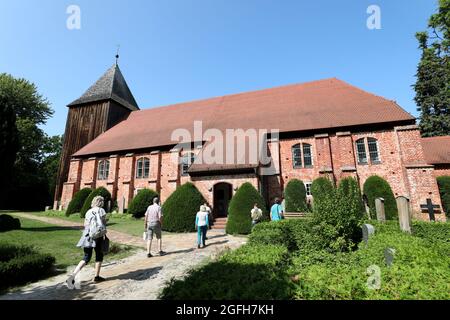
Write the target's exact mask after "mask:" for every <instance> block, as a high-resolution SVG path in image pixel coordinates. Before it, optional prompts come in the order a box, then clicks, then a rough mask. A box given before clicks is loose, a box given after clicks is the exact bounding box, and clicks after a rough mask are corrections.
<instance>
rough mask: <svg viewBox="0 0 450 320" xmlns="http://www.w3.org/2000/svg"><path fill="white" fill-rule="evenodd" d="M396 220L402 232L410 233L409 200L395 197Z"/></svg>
mask: <svg viewBox="0 0 450 320" xmlns="http://www.w3.org/2000/svg"><path fill="white" fill-rule="evenodd" d="M396 201H397V208H398V220H399V222H400V229H401V230H402V231H403V232H408V233H411V214H410V211H409V199H408V198H406V197H403V196H400V197H397V199H396Z"/></svg>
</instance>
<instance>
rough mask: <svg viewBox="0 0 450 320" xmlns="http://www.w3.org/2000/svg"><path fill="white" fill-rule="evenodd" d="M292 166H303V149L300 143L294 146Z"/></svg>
mask: <svg viewBox="0 0 450 320" xmlns="http://www.w3.org/2000/svg"><path fill="white" fill-rule="evenodd" d="M292 166H293V167H294V168H301V167H302V150H301V148H300V143H299V144H296V145H295V146H293V147H292Z"/></svg>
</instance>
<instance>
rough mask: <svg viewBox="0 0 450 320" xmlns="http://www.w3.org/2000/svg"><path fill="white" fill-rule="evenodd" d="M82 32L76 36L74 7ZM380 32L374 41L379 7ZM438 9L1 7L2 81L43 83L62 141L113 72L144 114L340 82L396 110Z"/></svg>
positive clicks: (385, 3)
mask: <svg viewBox="0 0 450 320" xmlns="http://www.w3.org/2000/svg"><path fill="white" fill-rule="evenodd" d="M72 4H75V5H78V6H79V7H80V9H81V29H80V30H69V29H67V27H66V20H67V18H68V17H69V15H68V14H67V13H66V9H67V7H68V6H69V5H72ZM372 4H375V5H378V6H379V7H380V8H381V23H382V25H381V26H382V29H381V30H369V29H368V28H367V26H366V20H367V18H368V17H369V15H368V14H367V13H366V10H367V7H368V6H369V5H372ZM436 8H437V0H341V1H334V0H327V1H326V0H314V1H312V0H309V1H304V0H295V1H294V0H293V1H287V0H286V1H283V0H279V1H275V0H177V1H175V0H158V1H151V0H150V1H149V0H128V1H118V0H109V1H106V0H71V1H65V0H39V1H35V0H0V43H1V47H0V72H7V73H10V74H12V75H14V76H16V77H24V78H26V79H28V80H30V81H32V82H34V83H35V84H36V85H37V86H38V88H39V91H40V92H41V93H42V94H43V95H44V96H45V97H47V98H48V100H49V101H50V102H51V104H52V108H53V109H54V110H55V115H54V117H53V118H52V119H50V120H49V121H48V123H47V125H46V126H45V127H44V129H45V131H46V132H47V133H48V134H50V135H54V134H62V133H63V132H64V128H65V121H66V116H67V108H66V105H67V104H68V103H70V102H71V101H73V100H74V99H76V98H78V97H79V96H80V95H81V94H82V93H83V92H84V91H85V90H86V89H87V88H88V87H89V86H90V85H91V84H93V83H94V82H95V81H96V80H97V79H98V78H99V77H100V76H101V75H102V74H103V73H104V72H105V71H106V70H107V69H108V68H109V67H110V66H111V65H112V64H113V63H114V55H115V51H116V46H117V45H118V44H120V46H121V49H120V51H121V53H120V56H121V57H120V61H119V65H120V67H121V69H122V72H123V73H124V76H125V78H126V80H127V82H128V85H129V86H130V88H131V90H132V92H133V94H134V96H135V98H136V100H137V102H138V104H139V106H140V107H141V108H143V109H144V108H150V107H155V106H161V105H167V104H172V103H177V102H183V101H190V100H196V99H202V98H208V97H212V96H220V95H225V94H232V93H238V92H244V91H250V90H257V89H264V88H270V87H274V86H279V85H285V84H291V83H300V82H306V81H312V80H318V79H323V78H329V77H337V78H340V79H342V80H344V81H347V82H349V83H351V84H353V85H356V86H359V87H361V88H362V89H364V90H367V91H370V92H373V93H375V94H378V95H381V96H384V97H386V98H389V99H392V100H396V101H397V102H398V103H399V104H400V105H401V106H402V107H403V108H405V109H406V110H407V111H408V112H410V113H412V114H413V115H415V116H417V115H418V114H417V112H416V107H415V103H414V101H413V98H414V91H413V90H412V88H411V85H412V84H413V83H414V82H415V77H414V75H415V73H416V68H417V63H418V61H419V59H420V51H419V50H418V49H417V47H418V45H417V41H416V39H415V37H414V34H415V32H417V31H422V30H424V29H425V28H426V25H427V20H428V18H429V16H430V15H431V14H432V13H433V12H434V11H435V9H436Z"/></svg>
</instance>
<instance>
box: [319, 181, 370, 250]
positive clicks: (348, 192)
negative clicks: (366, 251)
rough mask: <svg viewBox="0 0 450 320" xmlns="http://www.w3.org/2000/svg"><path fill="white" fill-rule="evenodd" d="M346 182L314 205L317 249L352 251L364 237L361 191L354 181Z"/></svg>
mask: <svg viewBox="0 0 450 320" xmlns="http://www.w3.org/2000/svg"><path fill="white" fill-rule="evenodd" d="M344 180H345V182H344V183H341V185H340V187H339V188H333V189H332V190H329V192H327V194H326V196H325V197H321V199H320V201H318V202H316V203H315V204H314V210H313V216H312V237H313V238H315V239H316V241H315V242H316V244H317V245H318V246H321V247H322V249H324V250H327V251H332V252H339V251H347V250H350V249H352V248H354V246H355V245H356V244H357V242H358V241H359V240H360V238H361V234H360V227H359V225H360V223H361V220H362V218H363V208H362V206H361V203H362V198H361V191H360V190H359V186H358V182H357V181H356V180H355V179H353V178H346V179H344Z"/></svg>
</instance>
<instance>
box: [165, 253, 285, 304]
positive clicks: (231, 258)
mask: <svg viewBox="0 0 450 320" xmlns="http://www.w3.org/2000/svg"><path fill="white" fill-rule="evenodd" d="M288 263H289V254H288V250H287V248H286V247H285V246H279V245H245V246H243V247H241V248H239V249H237V250H235V251H232V252H228V253H226V254H224V255H223V256H222V257H220V258H219V260H218V261H214V262H211V263H209V264H207V265H205V266H203V267H200V268H198V269H194V270H191V271H190V272H189V273H188V274H187V276H186V277H185V278H184V279H182V280H175V279H172V280H171V281H170V282H169V283H168V285H167V286H166V287H165V288H164V289H163V291H162V293H161V295H160V298H161V299H164V300H274V299H277V300H285V299H289V298H290V297H291V296H292V289H293V286H292V284H291V282H290V280H289V278H288V276H287V273H286V267H287V265H288Z"/></svg>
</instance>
